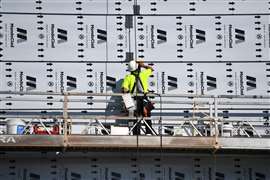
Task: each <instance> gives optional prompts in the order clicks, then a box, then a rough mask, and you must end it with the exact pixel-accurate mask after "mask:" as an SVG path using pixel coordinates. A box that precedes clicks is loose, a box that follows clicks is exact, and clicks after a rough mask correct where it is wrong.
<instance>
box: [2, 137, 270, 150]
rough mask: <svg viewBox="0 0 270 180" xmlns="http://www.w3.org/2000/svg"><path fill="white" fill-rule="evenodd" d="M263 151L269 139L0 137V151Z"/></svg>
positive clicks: (266, 147)
mask: <svg viewBox="0 0 270 180" xmlns="http://www.w3.org/2000/svg"><path fill="white" fill-rule="evenodd" d="M18 149H24V150H44V149H46V150H50V149H52V150H54V149H64V150H90V149H118V150H121V149H145V150H149V149H156V150H158V149H163V150H251V151H252V150H264V151H269V152H270V139H269V138H239V137H226V138H225V137H218V138H217V140H216V138H215V137H175V136H174V137H171V136H162V137H160V136H89V135H68V136H67V141H65V138H64V136H63V135H0V150H18Z"/></svg>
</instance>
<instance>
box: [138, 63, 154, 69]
mask: <svg viewBox="0 0 270 180" xmlns="http://www.w3.org/2000/svg"><path fill="white" fill-rule="evenodd" d="M138 64H139V66H140V67H142V68H145V69H151V70H152V71H154V69H153V67H152V66H148V65H146V64H144V63H143V62H142V61H138Z"/></svg>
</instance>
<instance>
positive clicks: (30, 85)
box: [26, 76, 37, 91]
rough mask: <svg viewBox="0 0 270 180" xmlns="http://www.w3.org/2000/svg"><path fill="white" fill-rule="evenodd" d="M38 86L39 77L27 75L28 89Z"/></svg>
mask: <svg viewBox="0 0 270 180" xmlns="http://www.w3.org/2000/svg"><path fill="white" fill-rule="evenodd" d="M36 88H37V79H36V78H35V77H31V76H26V91H31V90H33V89H36Z"/></svg>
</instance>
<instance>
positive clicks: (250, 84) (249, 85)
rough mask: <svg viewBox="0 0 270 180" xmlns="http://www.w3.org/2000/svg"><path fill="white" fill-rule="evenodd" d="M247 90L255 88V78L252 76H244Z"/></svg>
mask: <svg viewBox="0 0 270 180" xmlns="http://www.w3.org/2000/svg"><path fill="white" fill-rule="evenodd" d="M246 85H247V91H250V90H253V89H256V87H257V85H256V78H255V77H252V76H246Z"/></svg>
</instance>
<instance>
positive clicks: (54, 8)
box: [0, 0, 270, 113]
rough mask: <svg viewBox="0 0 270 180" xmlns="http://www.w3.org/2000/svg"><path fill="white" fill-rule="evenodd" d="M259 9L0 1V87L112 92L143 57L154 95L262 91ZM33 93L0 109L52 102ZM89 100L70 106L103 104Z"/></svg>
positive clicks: (264, 52) (265, 67) (264, 38)
mask: <svg viewBox="0 0 270 180" xmlns="http://www.w3.org/2000/svg"><path fill="white" fill-rule="evenodd" d="M269 8H270V4H269V1H268V0H260V1H256V2H255V1H253V0H245V1H240V0H232V1H220V0H207V1H205V0H198V1H196V2H195V1H191V0H187V1H170V0H169V1H166V0H164V1H153V0H152V1H149V0H115V1H114V0H91V1H88V0H81V1H79V0H77V1H72V0H60V1H54V0H38V1H35V2H30V1H28V0H2V1H0V11H1V13H2V14H1V15H0V27H1V28H0V68H1V76H0V90H8V91H30V92H32V91H33V92H34V91H47V92H64V91H69V92H97V93H107V92H119V89H120V84H121V79H122V78H123V77H124V76H125V74H126V73H127V72H126V62H127V61H130V60H132V59H137V58H143V59H144V60H145V61H146V62H147V63H148V64H150V65H151V66H153V67H154V69H155V72H154V73H153V76H152V77H151V78H150V82H149V84H150V89H151V90H153V91H154V92H156V93H160V94H170V93H181V94H182V93H185V94H192V95H194V94H197V95H204V94H205V95H220V94H226V95H269V93H270V74H269V72H270V71H269V69H270V68H269V67H270V64H269V62H268V61H269V54H270V53H269V47H270V40H269V38H270V36H269V34H270V26H269V14H268V13H269ZM2 72H3V73H2ZM2 97H3V96H2ZM14 97H15V96H8V97H6V98H10V99H12V98H14ZM39 98H43V100H44V101H43V102H16V101H4V102H3V101H0V104H1V107H0V109H1V110H8V109H9V110H19V109H25V108H27V109H38V110H40V109H60V108H62V103H57V102H53V100H55V99H53V98H52V97H50V96H39ZM89 99H93V97H85V98H83V100H84V101H87V100H89ZM94 99H95V100H100V102H76V103H70V108H71V109H76V108H77V109H89V108H90V109H102V110H104V109H106V108H107V106H108V104H107V103H106V102H101V101H102V100H106V98H103V97H99V98H94ZM163 100H167V99H163ZM175 107H176V106H175ZM182 107H183V106H182ZM163 108H164V109H165V108H172V106H171V105H168V104H164V105H163ZM184 108H190V107H184ZM253 108H255V109H256V110H258V111H259V112H262V111H263V110H265V108H261V107H258V106H254V107H253ZM224 110H226V108H224ZM237 112H238V111H237ZM256 112H257V111H256ZM239 113H241V112H239Z"/></svg>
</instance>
